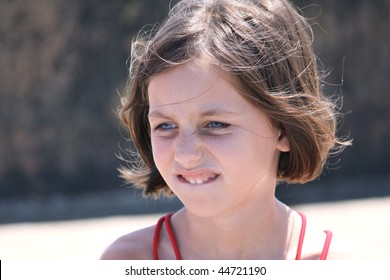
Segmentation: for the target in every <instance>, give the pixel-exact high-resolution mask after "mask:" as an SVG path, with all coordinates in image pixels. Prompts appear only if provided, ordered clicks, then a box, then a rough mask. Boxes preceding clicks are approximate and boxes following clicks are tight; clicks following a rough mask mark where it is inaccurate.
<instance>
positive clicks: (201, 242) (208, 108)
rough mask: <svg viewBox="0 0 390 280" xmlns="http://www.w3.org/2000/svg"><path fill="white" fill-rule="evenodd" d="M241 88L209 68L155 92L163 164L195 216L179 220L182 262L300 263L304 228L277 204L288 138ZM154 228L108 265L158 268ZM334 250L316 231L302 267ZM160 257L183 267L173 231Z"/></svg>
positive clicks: (157, 154)
mask: <svg viewBox="0 0 390 280" xmlns="http://www.w3.org/2000/svg"><path fill="white" fill-rule="evenodd" d="M233 85H234V82H233V79H232V78H231V77H229V75H228V74H226V73H223V72H221V71H220V70H219V69H218V68H216V67H215V66H212V65H210V64H208V63H207V62H205V61H191V62H187V63H186V64H183V65H181V66H177V67H175V68H174V69H172V70H170V71H168V72H165V73H162V74H159V75H157V76H155V77H153V78H152V79H151V81H150V84H149V102H150V104H149V105H150V111H149V116H148V117H149V122H150V127H151V140H152V149H153V155H154V160H155V163H156V165H157V168H158V170H159V171H160V174H161V175H162V177H163V178H164V180H165V182H167V184H168V185H169V187H170V188H171V189H172V190H173V192H174V193H175V194H176V195H177V196H178V197H179V199H180V200H181V201H182V202H183V204H184V206H185V207H184V208H183V209H182V210H180V211H178V212H177V213H175V214H174V215H173V217H172V220H171V222H172V227H173V228H174V230H175V235H176V239H177V242H178V245H179V248H180V252H181V255H182V257H183V259H294V258H295V254H296V251H297V246H298V239H299V233H300V230H301V218H300V217H299V215H298V214H297V213H296V212H295V211H293V210H292V209H290V208H289V207H287V206H286V205H284V204H283V203H281V202H280V201H278V200H277V199H276V198H275V196H274V193H275V187H276V171H277V163H278V158H279V154H280V152H286V151H289V142H288V138H287V137H286V136H280V134H279V131H278V128H277V127H273V126H272V124H271V122H270V120H269V118H268V117H267V116H266V115H265V114H264V113H263V112H262V111H261V110H259V109H258V108H257V107H255V106H254V105H252V104H251V103H249V102H247V101H246V99H244V98H243V97H242V96H241V94H240V93H239V92H238V91H237V90H236V88H235V87H234V86H233ZM154 228H155V226H152V227H149V228H146V229H142V230H139V231H137V232H134V233H131V234H128V235H126V236H123V237H121V238H119V239H118V240H117V241H116V242H114V243H113V244H112V245H111V246H110V247H109V248H108V249H107V250H106V252H105V253H104V254H103V256H102V259H152V239H153V232H154ZM324 240H325V234H324V233H323V232H322V231H319V230H315V229H311V228H310V226H309V227H308V229H307V234H306V237H305V243H304V244H305V246H304V251H303V255H302V258H304V259H318V258H319V255H320V253H321V251H322V246H323V242H324ZM332 254H333V256H335V258H338V257H340V256H341V257H342V255H340V254H339V253H337V254H335V253H332V252H330V254H329V258H332V257H331V256H332ZM337 256H338V257H337ZM159 257H160V259H174V258H175V255H174V252H173V249H172V246H171V243H170V241H169V238H168V235H167V232H166V229H165V227H164V226H163V229H162V231H161V235H160V247H159ZM342 258H343V257H342Z"/></svg>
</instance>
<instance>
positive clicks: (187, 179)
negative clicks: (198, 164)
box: [177, 173, 219, 185]
mask: <svg viewBox="0 0 390 280" xmlns="http://www.w3.org/2000/svg"><path fill="white" fill-rule="evenodd" d="M177 177H178V178H179V181H180V182H182V183H186V184H190V185H203V184H209V183H212V182H214V181H215V180H216V179H217V178H218V177H219V175H218V174H215V173H213V174H204V175H199V176H188V175H178V176H177Z"/></svg>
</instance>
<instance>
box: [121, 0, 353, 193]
mask: <svg viewBox="0 0 390 280" xmlns="http://www.w3.org/2000/svg"><path fill="white" fill-rule="evenodd" d="M202 58H206V59H207V60H208V61H209V63H211V64H214V65H216V66H218V67H219V68H220V69H222V70H223V71H226V72H228V73H230V74H231V75H232V76H233V77H234V78H235V79H236V80H237V81H238V90H239V91H240V93H241V94H242V95H243V96H244V97H245V98H246V99H247V100H248V101H249V102H251V103H253V104H255V105H256V106H257V107H258V108H259V109H260V110H262V111H264V112H265V113H266V114H267V115H268V116H269V117H270V119H271V120H272V122H273V123H274V125H275V126H277V127H278V128H279V129H280V130H281V131H282V133H283V134H284V135H286V136H287V138H288V139H289V142H290V152H286V153H281V155H280V159H279V164H278V178H277V179H278V181H284V182H288V183H304V182H307V181H310V180H313V179H315V178H317V177H318V176H319V175H320V174H321V172H322V169H323V167H324V164H325V162H326V159H327V157H328V154H329V152H330V150H331V149H336V148H337V147H338V148H339V149H341V148H342V147H343V146H345V145H348V144H349V142H348V141H344V142H343V141H341V140H339V139H337V137H336V135H335V134H336V123H337V121H336V111H335V108H334V104H333V103H332V102H331V101H330V100H329V99H327V98H326V97H325V96H324V95H323V93H322V92H321V89H320V82H321V77H320V76H319V72H318V69H317V62H316V57H315V55H314V53H313V49H312V34H311V28H310V25H309V24H308V23H307V21H306V19H305V18H304V17H303V16H302V15H301V14H300V13H299V12H298V11H297V10H296V9H295V8H294V7H293V6H292V5H291V4H290V3H289V2H288V1H287V0H241V1H232V0H183V1H181V2H179V3H178V4H177V5H176V6H174V7H173V8H172V9H171V11H170V13H169V16H168V18H167V19H166V21H165V22H164V23H163V24H162V25H161V27H160V28H159V29H158V30H157V31H156V32H154V33H153V32H152V33H151V34H150V35H149V36H143V37H142V36H139V38H137V39H136V40H135V41H134V42H133V45H132V57H131V64H130V77H129V83H128V87H127V96H126V97H125V98H124V99H123V100H122V106H121V107H120V111H119V116H120V119H121V120H122V122H123V123H124V124H125V125H126V127H127V128H128V130H129V132H130V135H131V138H132V140H133V142H134V144H135V147H136V149H137V151H138V153H137V158H136V159H133V160H135V161H134V162H133V165H130V166H128V167H123V168H121V169H120V172H121V176H122V177H123V178H124V179H125V180H126V181H127V182H129V183H131V184H133V185H135V186H138V187H141V188H143V189H144V194H145V195H153V196H155V197H158V196H159V195H160V194H161V193H165V194H172V192H171V190H170V189H169V187H168V186H167V184H166V183H165V181H164V180H163V178H162V177H161V175H160V173H159V171H158V170H157V168H156V165H155V163H154V161H153V155H152V148H151V139H150V127H149V122H148V118H147V115H148V111H149V102H148V83H149V81H150V79H151V78H152V77H154V76H155V75H156V74H158V73H161V72H164V71H168V70H169V69H172V67H175V66H177V65H181V64H183V63H185V62H188V61H189V60H194V59H202Z"/></svg>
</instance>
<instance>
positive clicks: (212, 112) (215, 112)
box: [148, 109, 240, 119]
mask: <svg viewBox="0 0 390 280" xmlns="http://www.w3.org/2000/svg"><path fill="white" fill-rule="evenodd" d="M238 114H240V113H239V112H232V111H228V110H223V109H211V110H207V111H204V112H202V113H201V114H200V115H201V117H214V116H223V115H228V116H234V115H238ZM148 117H149V118H163V119H167V118H169V117H168V116H167V115H166V114H164V113H163V112H161V111H158V110H155V111H152V112H150V113H149V114H148Z"/></svg>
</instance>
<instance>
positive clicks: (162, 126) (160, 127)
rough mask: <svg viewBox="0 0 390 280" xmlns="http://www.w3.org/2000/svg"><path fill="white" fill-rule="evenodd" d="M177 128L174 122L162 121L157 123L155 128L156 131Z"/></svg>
mask: <svg viewBox="0 0 390 280" xmlns="http://www.w3.org/2000/svg"><path fill="white" fill-rule="evenodd" d="M175 128H177V126H176V125H175V124H173V123H161V124H158V125H156V127H155V128H154V131H161V132H164V131H169V130H172V129H175Z"/></svg>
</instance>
